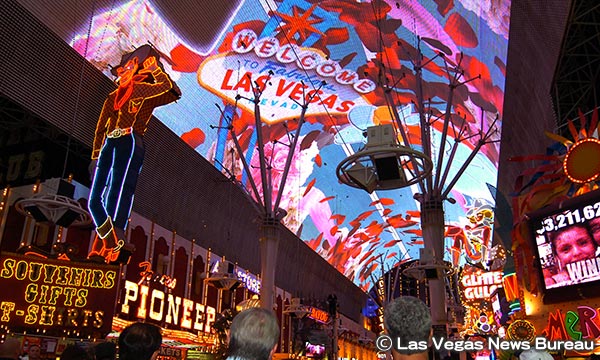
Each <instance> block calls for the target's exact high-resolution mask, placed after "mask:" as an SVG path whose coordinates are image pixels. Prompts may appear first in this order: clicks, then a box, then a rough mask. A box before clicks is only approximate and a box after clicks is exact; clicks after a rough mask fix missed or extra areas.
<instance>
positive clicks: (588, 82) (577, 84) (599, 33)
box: [552, 0, 600, 134]
mask: <svg viewBox="0 0 600 360" xmlns="http://www.w3.org/2000/svg"><path fill="white" fill-rule="evenodd" d="M552 98H553V103H554V111H555V112H556V118H557V124H556V125H557V128H558V131H559V133H561V134H567V133H568V130H567V126H566V125H567V120H575V121H576V122H578V121H579V120H578V111H579V110H581V111H582V112H583V113H588V112H591V111H592V110H593V109H594V108H596V107H598V106H599V105H600V2H598V1H597V0H573V1H572V4H571V11H570V13H569V18H568V20H567V26H566V29H565V35H564V38H563V43H562V47H561V51H560V56H559V60H558V64H557V67H556V72H555V74H554V82H553V91H552Z"/></svg>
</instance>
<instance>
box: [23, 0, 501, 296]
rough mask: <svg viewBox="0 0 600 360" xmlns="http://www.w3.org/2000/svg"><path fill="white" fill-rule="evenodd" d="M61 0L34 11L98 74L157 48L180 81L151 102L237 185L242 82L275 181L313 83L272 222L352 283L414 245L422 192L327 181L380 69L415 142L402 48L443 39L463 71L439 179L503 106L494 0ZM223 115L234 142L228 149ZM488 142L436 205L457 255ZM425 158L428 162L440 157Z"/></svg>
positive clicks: (431, 100) (436, 99)
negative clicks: (127, 56)
mask: <svg viewBox="0 0 600 360" xmlns="http://www.w3.org/2000/svg"><path fill="white" fill-rule="evenodd" d="M21 1H22V2H29V3H30V4H29V5H28V6H29V8H35V7H36V6H42V5H37V2H35V3H33V2H30V1H28V0H21ZM60 3H62V4H61V5H60V6H58V5H57V6H56V7H55V8H54V9H45V10H47V11H49V12H53V11H54V12H55V14H54V15H53V16H56V17H58V18H61V17H62V18H63V19H61V23H60V25H55V24H56V23H52V22H53V20H47V19H49V18H50V16H49V15H48V16H47V18H46V20H45V21H46V22H47V23H48V25H49V26H50V27H51V28H53V30H54V31H55V32H57V33H58V34H59V35H60V36H62V37H63V38H64V40H65V41H66V42H68V43H69V44H70V45H72V46H73V48H74V49H76V50H77V51H78V52H79V53H80V54H82V55H83V56H85V58H87V59H88V60H89V61H90V62H91V63H93V64H94V65H95V66H96V67H97V68H98V69H100V70H101V71H103V72H104V73H105V74H106V76H108V77H109V78H111V79H114V76H113V75H112V73H111V70H112V66H116V65H117V64H119V61H120V59H121V56H122V55H123V54H124V53H127V52H130V51H131V50H132V49H134V48H136V47H139V46H141V45H143V44H148V43H150V44H152V45H153V46H154V47H155V48H156V49H157V50H158V51H159V52H160V53H161V59H160V61H161V62H162V63H163V65H164V68H165V72H166V73H168V74H169V76H171V77H172V79H173V80H174V81H175V82H176V83H177V85H178V86H179V87H180V89H181V98H180V99H179V100H178V101H177V102H176V103H172V104H169V105H166V106H163V107H161V108H158V109H156V111H155V112H154V115H155V116H156V117H157V118H158V119H159V120H160V121H162V122H163V123H164V124H166V125H167V126H168V127H169V128H170V129H171V130H172V131H173V132H175V133H176V134H177V135H179V136H180V137H181V139H182V141H185V142H186V143H187V144H189V146H191V147H192V148H194V149H195V150H196V151H197V152H198V153H199V154H201V155H202V156H204V157H205V158H206V159H208V160H209V161H210V162H212V163H213V164H214V166H215V167H217V168H218V169H219V170H222V171H223V172H226V173H228V175H229V174H231V175H233V176H234V177H235V178H236V180H238V181H239V182H240V183H241V184H242V185H243V186H245V187H247V188H248V189H250V184H249V182H248V178H249V176H252V177H253V178H254V179H255V181H256V183H257V184H260V181H261V176H260V172H259V167H258V163H259V161H258V150H257V148H256V146H257V129H256V126H255V121H254V103H253V99H254V90H255V89H256V88H257V87H258V88H260V89H261V90H262V94H261V98H260V103H259V106H260V114H261V120H262V129H261V132H262V135H263V138H264V142H265V149H264V154H265V157H266V158H267V159H266V160H267V162H268V163H269V164H270V169H271V181H272V183H273V184H279V181H280V179H281V176H282V174H283V172H284V166H283V165H284V161H285V159H286V157H287V154H288V152H289V151H290V148H289V144H290V143H291V136H292V134H293V133H294V130H295V129H296V127H297V126H298V118H299V117H300V112H301V104H302V103H303V100H304V99H307V98H308V97H310V99H311V102H310V103H309V104H308V107H307V110H306V118H305V120H306V123H305V124H304V125H303V127H302V130H301V133H300V134H299V139H298V146H297V148H296V149H294V150H295V152H294V156H293V159H292V161H293V163H292V166H291V170H290V172H289V176H288V178H287V183H286V186H285V189H283V197H282V200H281V204H280V207H281V208H283V209H285V210H286V211H287V216H286V217H285V219H284V220H283V222H284V223H285V225H286V226H287V227H288V228H289V229H290V230H291V231H293V232H294V233H296V234H297V235H298V236H299V237H300V238H301V239H303V240H304V241H306V242H307V243H308V245H309V246H310V247H311V248H312V249H314V250H315V251H316V252H318V253H319V254H320V255H322V256H323V257H324V258H325V259H326V260H328V261H329V262H330V263H331V264H332V265H333V266H334V267H336V268H337V269H338V270H339V271H340V272H342V273H343V274H345V275H346V276H348V277H349V278H350V279H351V280H353V281H354V282H355V283H356V284H358V285H359V286H361V287H362V288H363V289H368V288H369V287H370V286H372V285H373V284H372V283H371V282H372V279H373V278H378V277H379V276H380V274H378V273H380V272H381V270H382V266H381V265H382V264H383V265H384V266H383V267H385V266H388V267H391V266H393V265H394V264H395V263H396V262H397V261H399V260H409V259H412V258H418V255H419V248H420V247H421V246H422V239H421V236H422V233H421V230H420V226H419V224H420V217H419V211H418V210H419V207H418V203H417V202H416V201H415V200H414V198H413V196H414V194H415V192H416V191H417V189H416V187H407V188H403V189H399V190H387V191H375V192H373V193H372V194H368V193H367V192H364V191H362V190H359V189H355V188H351V187H347V186H344V185H342V184H340V183H339V181H338V179H337V178H336V175H335V170H336V167H337V165H338V164H339V163H340V162H342V161H343V160H344V159H345V158H346V157H348V156H350V155H352V154H355V153H356V152H357V151H359V150H360V149H361V148H362V147H363V146H364V144H365V143H366V138H365V136H364V133H365V131H366V129H367V127H369V126H373V125H380V124H388V123H392V122H393V118H392V116H391V115H390V114H391V113H392V112H391V111H390V108H389V105H390V104H388V103H387V102H386V97H385V93H384V87H383V84H384V83H387V84H388V87H389V89H390V91H391V92H392V95H393V96H392V98H393V99H394V101H395V104H392V105H391V106H394V107H396V108H397V110H398V113H399V114H400V117H401V119H402V122H403V125H404V127H405V129H406V131H407V133H408V137H409V138H410V139H411V141H412V144H413V145H414V146H415V147H416V148H417V149H419V148H420V147H421V138H420V134H421V131H420V118H419V113H418V111H417V107H416V105H415V104H417V103H418V102H417V97H416V90H417V76H416V74H415V72H414V71H413V70H414V66H413V63H412V60H414V59H415V56H416V55H417V53H418V49H420V51H421V52H422V54H423V57H424V62H427V60H429V59H432V58H433V57H435V56H436V55H439V54H440V53H443V55H444V58H445V59H446V60H447V61H448V63H449V64H458V63H460V66H461V68H462V70H463V73H462V74H461V76H462V77H463V80H468V79H474V80H473V81H468V82H467V83H465V84H464V85H463V86H460V87H458V88H457V89H456V91H455V92H454V94H453V96H452V99H451V100H452V107H451V111H452V113H453V114H454V115H453V116H452V117H451V121H452V124H451V126H450V131H449V132H448V135H449V138H448V139H447V141H448V142H449V143H450V145H449V146H445V150H444V151H446V152H447V153H448V154H447V155H449V153H450V151H451V148H452V146H451V145H452V144H453V143H455V140H458V144H459V145H458V147H457V149H456V152H455V153H453V154H452V158H453V162H454V163H455V164H456V166H453V167H452V168H451V170H450V173H449V178H452V176H453V175H454V174H456V172H457V171H458V168H459V167H460V165H462V163H464V162H465V161H467V159H468V158H469V155H470V152H471V150H472V149H473V148H474V147H475V145H476V142H477V140H478V135H479V134H481V132H482V131H484V132H485V131H487V130H488V129H489V128H490V126H491V124H492V122H493V121H494V119H495V118H496V116H497V115H498V116H499V118H500V119H502V104H503V92H504V79H505V60H506V52H507V41H508V40H507V39H508V28H509V14H510V1H507V0H501V1H489V0H488V1H478V0H477V1H474V0H457V1H454V2H440V1H416V0H409V1H398V2H396V1H391V0H386V1H381V0H373V1H358V2H357V1H353V0H328V1H314V0H313V1H310V0H282V1H281V0H237V1H227V2H224V3H226V4H215V3H216V2H212V1H201V2H194V1H182V2H177V3H176V5H175V4H172V3H171V4H167V2H166V1H164V0H145V1H142V0H129V1H128V0H116V1H112V2H109V1H105V2H102V1H100V2H99V4H98V5H96V6H93V4H91V3H90V4H89V7H88V8H86V9H82V8H81V7H82V6H84V5H81V4H80V3H78V6H79V7H75V1H72V0H62V1H60ZM84 3H85V2H84ZM219 3H220V2H219ZM73 8H75V9H78V11H77V15H78V16H76V15H75V14H74V15H73V16H70V17H69V16H65V15H63V14H64V13H65V12H61V11H58V10H57V9H67V10H65V11H67V12H66V13H68V11H74V10H71V9H73ZM84 10H85V11H84ZM40 13H41V12H40ZM86 13H87V14H88V15H89V16H87V17H86V16H85V14H86ZM40 16H41V15H40ZM439 59H440V58H439V56H438V58H437V59H436V60H434V61H431V62H429V63H428V64H427V65H426V66H424V67H423V69H422V78H423V87H422V91H423V98H424V99H425V101H426V102H427V103H428V104H429V108H430V110H431V115H432V117H431V119H430V126H431V142H432V143H433V144H434V149H433V152H434V155H436V151H437V150H439V149H440V146H439V142H440V139H441V137H442V128H443V121H442V120H441V118H442V115H443V113H444V112H445V111H446V110H445V109H446V101H447V100H449V91H448V84H447V82H448V79H447V77H448V75H449V74H448V73H449V71H448V69H447V68H446V67H445V66H444V63H443V62H441V61H439ZM497 125H498V126H499V125H501V121H500V122H499V123H497ZM230 127H231V128H233V130H234V132H235V134H236V136H237V140H238V141H239V143H240V145H241V146H242V150H243V154H242V155H240V154H238V153H237V152H236V151H235V146H234V142H233V141H232V138H231V132H230V131H229V129H230ZM496 136H498V137H499V133H498V134H497V135H496ZM149 146H151V145H149ZM498 146H499V145H498V143H497V142H492V143H489V144H486V145H485V146H483V147H482V148H481V150H480V151H479V152H478V153H477V154H476V155H475V157H474V158H473V161H472V163H471V165H470V166H469V168H468V170H467V171H466V172H465V174H464V175H463V176H462V177H461V178H460V180H459V181H458V182H457V183H456V185H455V186H454V188H453V190H452V192H451V194H450V196H451V197H452V198H453V199H454V200H456V202H455V203H452V204H451V203H446V204H445V211H446V223H447V224H448V225H449V230H448V232H449V233H452V234H453V236H454V239H450V238H448V239H447V247H452V246H454V247H456V246H458V248H459V251H458V252H457V253H458V254H460V253H461V251H460V249H461V248H462V247H466V248H467V250H468V251H467V252H466V253H467V254H468V256H470V257H472V259H471V260H473V261H476V260H477V259H478V258H480V257H481V254H482V251H481V249H482V247H483V248H485V246H487V245H490V244H486V242H488V240H489V241H491V238H490V237H489V236H488V235H489V232H482V233H484V234H487V235H486V236H483V235H481V236H480V235H477V234H475V233H476V232H477V231H480V230H481V228H482V227H481V226H482V224H477V226H479V227H478V228H477V229H476V228H475V227H474V226H473V223H472V220H471V219H470V218H469V215H468V213H469V212H473V211H474V209H475V210H477V209H481V208H482V207H487V208H491V207H493V204H494V197H493V195H492V194H491V193H490V191H489V187H490V186H491V187H494V186H495V184H496V176H497V165H498V153H499V148H498ZM240 156H242V157H243V158H244V160H246V161H247V163H248V164H249V165H250V167H251V168H252V169H253V171H252V173H251V174H246V173H244V171H243V166H242V161H241V160H242V159H241V158H240ZM432 157H434V159H433V160H434V168H435V158H437V156H432ZM448 157H449V156H447V157H446V158H448ZM275 187H276V189H275V191H278V189H277V186H275ZM259 188H260V186H259ZM465 226H470V227H469V228H468V229H467V230H468V231H469V232H470V234H462V235H457V234H458V233H460V232H462V231H463V229H465ZM486 226H487V225H485V224H483V227H486ZM480 232H481V231H480ZM473 237H475V238H476V239H472V238H473ZM456 239H463V240H460V241H458V242H457V240H456ZM453 240H454V243H453ZM463 242H464V244H462V243H463ZM477 242H478V244H475V243H477ZM453 244H454V245H453ZM462 253H465V252H464V251H462ZM463 256H465V255H463ZM448 257H450V255H448ZM463 261H464V259H463ZM373 272H375V274H374V276H373V277H372V276H371V273H373Z"/></svg>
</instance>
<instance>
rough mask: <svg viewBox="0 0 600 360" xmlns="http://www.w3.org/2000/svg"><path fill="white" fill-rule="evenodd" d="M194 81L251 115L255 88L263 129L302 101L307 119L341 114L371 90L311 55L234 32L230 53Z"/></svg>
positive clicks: (288, 114) (350, 74) (353, 76)
mask: <svg viewBox="0 0 600 360" xmlns="http://www.w3.org/2000/svg"><path fill="white" fill-rule="evenodd" d="M197 76H198V82H199V84H200V85H202V86H203V87H205V88H207V89H208V90H209V91H211V92H213V93H215V94H216V95H218V96H220V97H222V98H224V99H226V100H228V101H229V102H231V103H234V102H237V101H238V100H240V99H242V100H241V101H239V102H238V105H239V106H240V107H242V108H245V109H246V110H248V111H253V108H254V103H253V100H252V99H253V89H254V88H255V87H256V86H258V87H259V88H260V89H261V90H262V95H261V103H260V105H261V107H262V108H263V110H262V113H263V114H268V115H267V116H266V117H264V118H263V120H264V121H265V122H268V123H275V122H279V121H283V120H286V119H291V118H293V117H295V116H297V114H294V113H291V112H290V110H295V109H298V108H299V107H300V105H299V104H302V103H303V99H306V100H309V99H312V100H310V101H311V102H310V104H309V106H308V109H307V112H306V114H307V115H319V114H332V113H337V114H346V113H348V111H350V109H352V108H353V107H354V106H356V105H368V103H367V102H366V101H365V100H364V99H363V98H362V95H364V94H368V93H370V92H371V91H373V90H375V88H376V85H375V83H374V82H373V81H372V80H370V79H365V78H360V77H359V76H358V74H357V73H356V72H355V71H353V70H349V69H343V68H342V67H341V66H340V64H339V63H338V62H336V61H333V60H330V59H327V57H326V56H325V55H324V54H323V53H322V52H320V51H319V50H317V49H310V48H300V47H298V46H296V45H292V44H287V45H280V43H279V40H277V39H276V38H274V37H265V38H261V39H257V35H256V33H254V32H253V31H252V30H242V31H240V32H238V33H237V34H236V35H235V36H234V39H233V42H232V49H231V51H230V52H229V53H225V54H219V55H215V56H211V57H209V58H207V59H206V60H205V61H204V62H203V63H202V65H201V66H200V67H199V69H198V73H197ZM323 82H325V85H324V86H322V87H321V88H319V89H317V88H318V87H319V85H320V84H322V83H323ZM315 92H316V93H317V95H318V96H314V95H315ZM244 99H245V100H244Z"/></svg>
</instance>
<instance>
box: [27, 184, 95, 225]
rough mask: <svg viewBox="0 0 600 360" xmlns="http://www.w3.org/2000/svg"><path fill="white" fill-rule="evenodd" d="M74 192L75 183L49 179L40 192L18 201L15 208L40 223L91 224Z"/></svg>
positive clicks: (88, 215)
mask: <svg viewBox="0 0 600 360" xmlns="http://www.w3.org/2000/svg"><path fill="white" fill-rule="evenodd" d="M74 193H75V185H73V184H71V183H69V182H67V181H65V180H63V179H59V178H54V179H49V180H46V181H45V182H44V183H43V184H42V185H41V190H40V193H39V194H35V195H34V196H32V197H30V198H25V199H21V200H19V201H17V202H16V203H15V208H16V209H17V211H19V212H20V213H22V214H24V215H26V216H29V217H31V218H33V219H34V220H35V221H36V222H38V223H50V224H56V225H58V226H62V227H70V226H85V225H89V224H91V222H92V219H91V217H90V214H89V213H88V211H87V209H86V208H84V206H83V205H82V204H80V203H79V202H77V201H75V200H73V195H74Z"/></svg>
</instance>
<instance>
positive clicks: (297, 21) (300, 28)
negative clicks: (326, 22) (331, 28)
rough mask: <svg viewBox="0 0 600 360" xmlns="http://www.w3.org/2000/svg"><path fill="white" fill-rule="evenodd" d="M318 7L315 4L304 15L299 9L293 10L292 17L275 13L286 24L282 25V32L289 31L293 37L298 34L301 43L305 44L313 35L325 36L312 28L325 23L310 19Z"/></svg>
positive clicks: (320, 20)
mask: <svg viewBox="0 0 600 360" xmlns="http://www.w3.org/2000/svg"><path fill="white" fill-rule="evenodd" d="M316 7H317V4H313V5H312V6H311V7H310V8H309V9H308V10H306V11H305V12H304V13H303V14H302V15H300V12H299V11H298V8H297V7H294V8H293V10H292V11H293V14H292V15H289V14H283V13H278V12H275V15H276V16H279V17H280V18H281V19H282V20H283V22H284V23H285V24H283V25H281V31H282V32H285V31H287V32H288V33H289V34H290V35H291V37H295V36H296V34H298V36H299V38H300V43H302V42H304V41H305V40H306V39H307V38H308V36H309V35H310V34H312V33H317V34H320V35H324V34H323V33H322V32H321V31H319V30H318V29H316V28H315V27H314V26H312V25H313V24H318V23H320V22H322V21H323V20H322V19H312V20H311V19H310V16H311V15H312V13H313V11H314V10H315V8H316Z"/></svg>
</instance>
